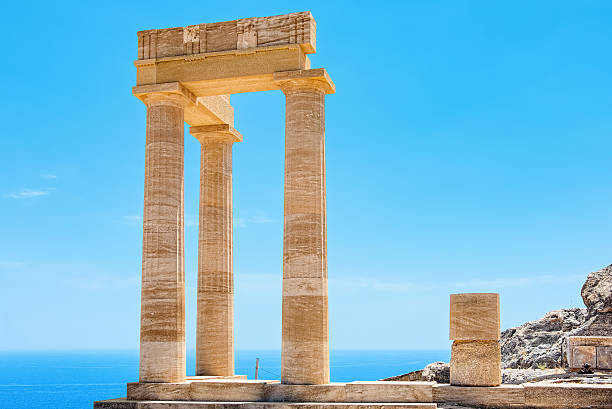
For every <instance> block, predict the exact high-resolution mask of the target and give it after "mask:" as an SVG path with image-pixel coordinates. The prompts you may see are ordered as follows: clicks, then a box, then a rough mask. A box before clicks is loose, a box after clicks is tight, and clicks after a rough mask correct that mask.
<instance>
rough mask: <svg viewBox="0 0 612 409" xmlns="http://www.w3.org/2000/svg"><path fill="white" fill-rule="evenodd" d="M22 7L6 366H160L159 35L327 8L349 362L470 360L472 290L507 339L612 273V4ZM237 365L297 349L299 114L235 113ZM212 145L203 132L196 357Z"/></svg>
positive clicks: (7, 204) (333, 210)
mask: <svg viewBox="0 0 612 409" xmlns="http://www.w3.org/2000/svg"><path fill="white" fill-rule="evenodd" d="M374 4H375V3H372V2H355V1H353V2H330V1H325V2H323V1H308V2H303V1H293V2H286V1H284V2H281V1H278V2H253V1H231V2H194V1H189V2H179V1H176V2H168V1H146V2H90V3H88V2H38V3H31V2H12V3H11V4H9V5H5V6H4V9H5V12H4V13H2V17H0V18H1V19H2V20H3V21H2V25H0V34H1V35H2V38H3V39H4V41H3V51H2V64H0V75H2V78H3V85H2V89H3V98H2V99H0V121H1V122H0V123H2V133H1V134H0V135H1V136H0V155H1V156H0V157H1V160H0V174H1V175H2V176H3V177H1V178H0V226H2V227H1V234H0V288H1V294H2V296H1V297H0V311H1V312H0V349H9V350H11V349H97V348H137V347H138V331H139V329H138V325H139V299H140V295H139V291H140V290H139V280H140V270H141V264H140V262H141V240H142V237H141V236H142V231H141V229H142V227H141V223H142V219H141V216H142V205H143V204H142V200H143V178H144V141H145V107H144V105H143V104H142V103H141V102H140V101H139V100H137V99H136V98H134V97H133V96H132V95H131V87H132V86H133V85H134V84H135V68H134V66H133V64H132V63H133V60H134V59H135V58H136V55H137V54H136V53H137V38H136V31H138V30H143V29H150V28H162V27H173V26H183V25H189V24H197V23H205V22H215V21H225V20H233V19H236V18H243V17H252V16H267V15H275V14H284V13H289V12H293V11H303V10H310V11H312V13H313V15H314V17H315V19H316V21H317V31H318V32H317V41H318V44H317V49H318V53H317V54H316V55H313V56H311V60H312V63H313V64H312V65H313V67H325V68H326V69H327V70H328V71H329V73H330V75H331V76H332V78H333V80H334V82H335V83H336V86H337V94H335V95H331V96H328V97H327V111H326V124H327V133H326V137H327V205H328V251H329V277H330V289H329V295H330V321H331V346H332V348H335V349H407V348H447V347H448V345H449V342H448V309H449V305H448V299H449V294H450V293H453V292H472V291H493V292H499V293H500V294H501V317H502V327H503V328H507V327H510V326H514V325H518V324H520V323H522V322H525V321H527V320H531V319H535V318H538V317H540V316H542V315H543V314H544V313H546V312H547V311H549V310H552V309H558V308H563V307H581V306H583V305H582V301H581V298H580V287H581V285H582V283H583V281H584V279H585V277H586V275H587V273H588V272H590V271H593V270H596V269H599V268H601V267H603V266H605V265H608V264H610V263H612V254H611V253H610V248H611V244H612V238H611V236H610V231H611V228H612V206H610V203H611V202H612V189H611V188H610V180H612V170H611V169H612V168H611V167H610V166H609V158H610V151H611V150H612V138H611V137H610V136H611V133H612V110H611V107H612V104H611V102H612V101H611V99H612V93H611V92H610V90H611V89H612V78H611V74H610V73H612V55H611V54H610V52H609V50H610V44H611V42H612V24H610V22H611V21H612V3H610V2H606V1H581V2H573V1H571V2H570V1H539V2H532V1H512V2H490V1H476V0H474V1H454V0H453V1H451V0H448V1H425V0H423V1H405V2H396V3H394V2H389V3H386V4H384V5H377V6H376V5H374ZM232 104H233V105H234V107H235V109H236V128H237V129H238V130H239V131H240V132H241V133H242V134H243V135H244V142H242V143H240V144H236V145H235V146H234V218H235V224H234V227H235V230H234V237H235V238H234V243H235V246H234V266H235V267H234V268H235V284H236V298H235V303H236V328H235V331H236V332H235V334H236V347H237V348H240V349H275V348H279V347H280V320H281V308H280V307H281V277H282V217H283V214H282V211H283V169H284V165H283V160H284V158H283V155H284V145H283V144H284V97H283V95H282V94H281V93H280V92H279V91H276V92H266V93H258V94H244V95H235V96H232ZM198 194H199V144H198V142H197V141H196V140H195V138H192V137H190V136H189V134H188V133H186V135H185V214H186V219H187V224H186V226H187V227H186V273H187V330H188V334H187V341H188V347H190V348H191V347H193V345H194V334H195V285H196V271H197V270H196V269H197V265H196V262H197V232H198V227H197V213H198Z"/></svg>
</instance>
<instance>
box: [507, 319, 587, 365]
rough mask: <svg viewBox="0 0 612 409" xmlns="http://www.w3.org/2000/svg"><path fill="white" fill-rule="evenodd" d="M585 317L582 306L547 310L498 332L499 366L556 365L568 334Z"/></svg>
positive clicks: (583, 321)
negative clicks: (538, 315) (536, 318)
mask: <svg viewBox="0 0 612 409" xmlns="http://www.w3.org/2000/svg"><path fill="white" fill-rule="evenodd" d="M586 319H587V311H586V310H585V309H583V308H572V309H564V310H557V311H551V312H549V313H548V314H546V315H545V316H544V317H542V318H540V319H538V320H535V321H529V322H527V323H525V324H523V325H521V326H520V327H515V328H510V329H507V330H505V331H504V332H502V335H501V341H500V344H501V352H502V367H503V368H532V369H538V368H540V369H542V368H558V367H560V366H561V350H562V348H564V347H565V344H564V342H565V337H566V336H567V334H568V333H570V332H572V331H574V330H576V329H577V328H580V326H581V325H583V324H584V323H585V321H586Z"/></svg>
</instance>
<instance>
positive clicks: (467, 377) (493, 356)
mask: <svg viewBox="0 0 612 409" xmlns="http://www.w3.org/2000/svg"><path fill="white" fill-rule="evenodd" d="M450 383H451V385H462V386H497V385H500V384H501V348H500V345H499V342H498V341H455V342H453V346H452V349H451V362H450Z"/></svg>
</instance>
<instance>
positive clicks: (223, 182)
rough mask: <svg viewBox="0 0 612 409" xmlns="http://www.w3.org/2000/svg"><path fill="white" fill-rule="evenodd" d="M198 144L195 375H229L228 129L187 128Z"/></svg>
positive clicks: (233, 135) (232, 134) (231, 135)
mask: <svg viewBox="0 0 612 409" xmlns="http://www.w3.org/2000/svg"><path fill="white" fill-rule="evenodd" d="M190 133H191V134H192V135H193V136H195V137H196V138H197V139H198V140H199V141H200V142H201V144H202V151H201V165H200V237H199V246H198V300H197V310H198V312H197V330H196V331H197V333H196V375H216V376H229V375H234V282H233V281H234V280H233V258H232V233H233V229H232V144H233V143H234V142H239V141H242V136H241V135H240V134H239V133H238V132H237V131H236V130H235V129H234V128H232V127H231V126H230V125H227V124H226V125H208V126H197V127H191V129H190Z"/></svg>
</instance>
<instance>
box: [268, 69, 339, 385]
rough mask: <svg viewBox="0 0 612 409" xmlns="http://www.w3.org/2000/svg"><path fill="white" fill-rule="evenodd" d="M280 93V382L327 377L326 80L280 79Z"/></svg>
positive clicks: (324, 380)
mask: <svg viewBox="0 0 612 409" xmlns="http://www.w3.org/2000/svg"><path fill="white" fill-rule="evenodd" d="M280 86H281V89H282V91H283V92H284V93H285V96H286V114H285V118H286V130H285V222H284V241H283V327H282V363H281V367H282V368H281V382H282V383H286V384H323V383H328V382H329V322H328V312H327V231H326V224H325V223H326V219H325V94H326V92H327V91H328V89H329V85H328V83H327V82H324V81H321V80H317V79H311V78H294V79H289V80H286V81H282V82H280Z"/></svg>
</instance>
